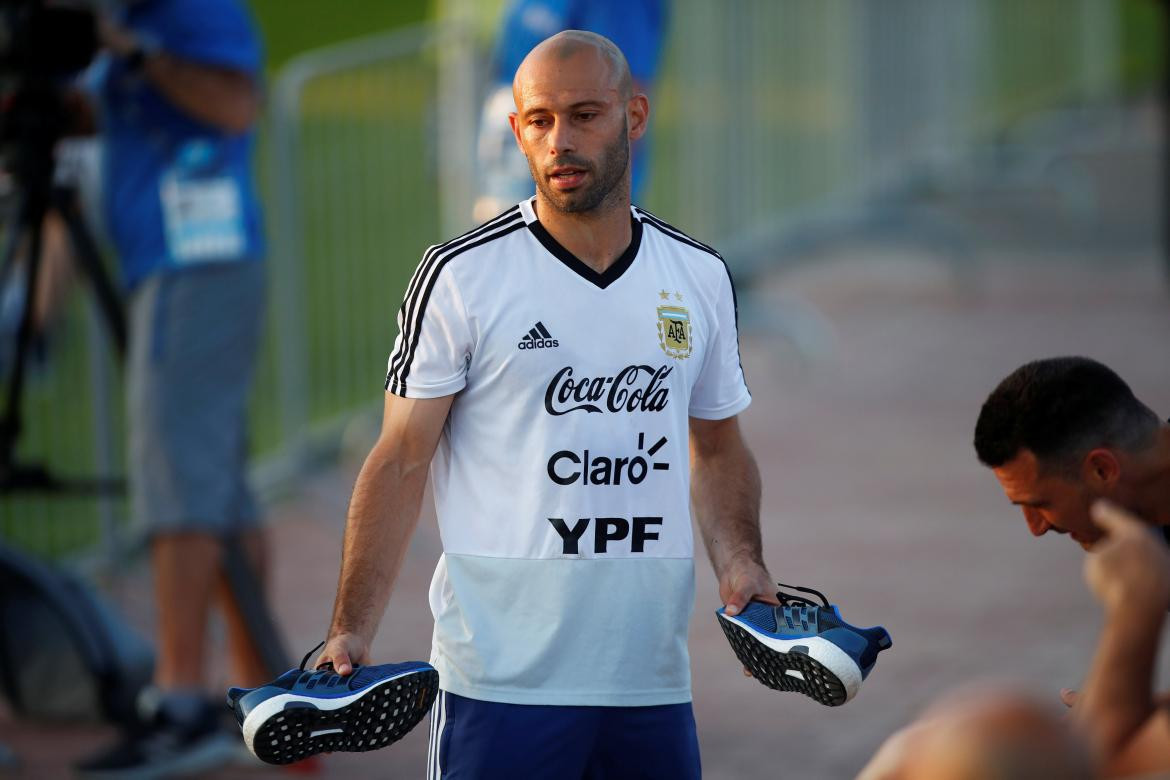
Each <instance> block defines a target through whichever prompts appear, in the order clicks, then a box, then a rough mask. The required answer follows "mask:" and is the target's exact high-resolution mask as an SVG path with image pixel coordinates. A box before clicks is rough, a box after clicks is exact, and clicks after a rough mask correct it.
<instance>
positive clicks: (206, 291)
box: [127, 260, 264, 536]
mask: <svg viewBox="0 0 1170 780" xmlns="http://www.w3.org/2000/svg"><path fill="white" fill-rule="evenodd" d="M263 319H264V264H263V263H262V262H259V261H255V260H243V261H238V262H227V263H215V264H205V265H198V266H191V267H189V268H184V269H181V270H173V271H172V270H168V271H163V272H159V273H155V274H153V275H151V276H149V277H147V278H146V279H145V280H144V281H143V282H142V283H141V284H140V285H139V286H138V287H137V288H136V289H135V290H134V292H133V293H132V295H131V298H130V349H129V360H128V365H127V388H128V392H127V397H128V408H127V419H128V424H129V429H130V436H129V450H130V451H129V457H130V493H131V511H132V514H133V517H134V521H135V525H136V527H137V528H138V529H139V530H140V531H145V532H146V533H147V534H150V535H154V534H157V533H168V532H189V531H195V532H200V533H208V534H212V535H216V536H227V535H232V534H235V533H238V532H239V531H241V530H246V529H249V528H251V527H254V526H255V525H256V524H257V523H258V521H259V512H258V510H257V507H256V502H255V500H254V498H253V496H252V493H251V491H250V490H249V488H248V484H247V480H246V476H247V463H246V460H247V450H248V438H247V429H248V415H247V407H248V395H249V390H250V389H251V384H252V375H253V373H254V371H253V369H254V366H255V363H256V356H257V353H258V351H259V347H260V336H261V328H262V323H263Z"/></svg>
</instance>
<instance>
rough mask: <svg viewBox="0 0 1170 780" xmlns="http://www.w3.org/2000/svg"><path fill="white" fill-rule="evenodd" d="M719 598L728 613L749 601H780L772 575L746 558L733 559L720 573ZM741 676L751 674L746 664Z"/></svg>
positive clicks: (732, 613)
mask: <svg viewBox="0 0 1170 780" xmlns="http://www.w3.org/2000/svg"><path fill="white" fill-rule="evenodd" d="M719 598H720V599H721V600H722V601H723V611H724V612H726V613H727V614H728V615H738V614H739V613H740V612H742V611H743V608H744V607H746V606H747V604H748V602H749V601H763V602H764V603H766V604H779V603H780V600H779V599H777V598H776V583H775V582H774V581H773V580H772V575H771V574H768V570H767V569H765V568H764V567H763V565H762V564H760V563H757V562H756V561H753V560H749V559H746V558H737V559H735V560H733V561H732V562H731V563H729V564H728V565H727V567H726V568H725V569H724V571H723V572H721V573H720V575H719ZM743 676H744V677H751V676H752V673H751V672H750V671H748V668H747V667H746V666H745V667H744V668H743Z"/></svg>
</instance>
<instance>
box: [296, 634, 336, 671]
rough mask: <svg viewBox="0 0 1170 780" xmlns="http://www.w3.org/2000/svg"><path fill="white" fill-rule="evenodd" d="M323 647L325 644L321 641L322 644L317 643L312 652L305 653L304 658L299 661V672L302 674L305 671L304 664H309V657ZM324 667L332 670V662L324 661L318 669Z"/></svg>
mask: <svg viewBox="0 0 1170 780" xmlns="http://www.w3.org/2000/svg"><path fill="white" fill-rule="evenodd" d="M324 646H325V642H323V641H322V642H320V643H318V645H317V646H316V647H314V648H313V649H312V650H310V651H309V652H307V653H305V657H304V658H302V659H301V665H300V670H301V671H302V672H303V671H305V664H307V663H309V658H311V657H312V655H313V653H315V652H317V651H318V650H320V649H321V648H322V647H324ZM325 666H328V667H329V668H330V669H332V668H333V662H332V661H326V662H325V663H323V664H321V667H318V668H322V667H325Z"/></svg>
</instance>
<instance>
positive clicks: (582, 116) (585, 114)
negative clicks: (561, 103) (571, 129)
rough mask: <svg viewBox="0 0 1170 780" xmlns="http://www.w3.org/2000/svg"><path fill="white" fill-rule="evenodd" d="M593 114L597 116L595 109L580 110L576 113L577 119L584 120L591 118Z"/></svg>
mask: <svg viewBox="0 0 1170 780" xmlns="http://www.w3.org/2000/svg"><path fill="white" fill-rule="evenodd" d="M595 116H597V112H596V111H582V112H581V113H580V114H577V118H578V119H581V120H584V121H586V122H588V121H589V120H590V119H592V118H593V117H595Z"/></svg>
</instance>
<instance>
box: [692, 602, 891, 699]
mask: <svg viewBox="0 0 1170 780" xmlns="http://www.w3.org/2000/svg"><path fill="white" fill-rule="evenodd" d="M780 587H781V588H788V589H789V590H796V591H801V592H804V593H812V594H815V595H816V596H818V597H819V598H820V599H821V602H822V603H821V604H817V603H815V602H813V601H812V600H811V599H808V598H805V597H804V596H796V595H792V594H788V593H785V592H784V591H780V592H779V593H777V594H776V597H777V598H778V599H779V600H780V606H775V605H773V604H765V603H763V602H760V601H752V602H750V603H749V604H748V605H747V606H746V607H744V609H743V611H742V612H740V613H739V614H738V615H728V614H727V613H726V612H725V611H724V608H723V607H720V608H719V609H717V610H716V611H715V614H716V615H718V617H719V625H720V626H721V627H722V628H723V633H724V634H726V635H727V641H728V642H730V643H731V648H732V649H733V650H734V651H735V655H736V657H737V658H739V661H740V663H742V664H743V665H744V667H745V668H746V669H747V670H748V671H749V672H751V673H752V676H753V677H755V678H756V679H757V680H759V681H760V682H762V683H763V684H764V685H767V686H768V687H769V688H774V689H776V690H779V691H797V692H799V693H803V694H804V695H805V696H808V697H811V698H813V699H815V700H817V701H818V702H820V703H821V704H825V705H828V706H830V707H838V706H840V705H842V704H844V703H845V702H847V701H849V700H850V699H852V698H853V697H854V696H856V695H857V691H858V690H859V689H860V688H861V683H862V681H863V680H864V679H865V678H866V677H868V676H869V673H870V671H872V669H873V667H874V664H875V663H876V662H877V656H878V653H880V652H881V651H882V650H886V649H888V648H890V647H891V646H892V644H893V643H892V642H891V641H890V635H889V633H888V632H887V631H886V630H885V629H884V628H882V627H881V626H874V627H873V628H857V627H856V626H851V625H849V624H848V623H846V622H845V619H844V618H842V617H841V611H840V610H839V609H838V608H837V606H836V605H835V604H830V603H829V600H828V599H826V598H825V597H824V595H822V594H821V593H819V592H818V591H815V590H812V589H811V588H799V587H795V586H791V585H784V584H781V585H780Z"/></svg>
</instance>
